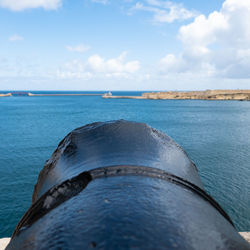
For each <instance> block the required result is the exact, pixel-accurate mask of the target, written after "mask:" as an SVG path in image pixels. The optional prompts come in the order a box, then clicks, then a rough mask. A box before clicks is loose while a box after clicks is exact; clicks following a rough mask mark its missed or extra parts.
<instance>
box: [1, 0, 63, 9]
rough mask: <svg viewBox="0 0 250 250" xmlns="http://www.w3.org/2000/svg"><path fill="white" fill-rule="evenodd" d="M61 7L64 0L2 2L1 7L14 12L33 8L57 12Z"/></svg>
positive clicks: (5, 0) (7, 0)
mask: <svg viewBox="0 0 250 250" xmlns="http://www.w3.org/2000/svg"><path fill="white" fill-rule="evenodd" d="M61 5H62V0H0V7H2V8H7V9H10V10H12V11H22V10H25V9H33V8H43V9H45V10H55V9H58V8H59V7H60V6H61Z"/></svg>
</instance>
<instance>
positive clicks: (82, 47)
mask: <svg viewBox="0 0 250 250" xmlns="http://www.w3.org/2000/svg"><path fill="white" fill-rule="evenodd" d="M66 49H67V50H68V51H70V52H79V53H84V52H86V51H88V50H90V46H87V45H84V44H79V45H77V46H66Z"/></svg>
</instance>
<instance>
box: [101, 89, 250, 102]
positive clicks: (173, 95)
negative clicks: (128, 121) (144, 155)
mask: <svg viewBox="0 0 250 250" xmlns="http://www.w3.org/2000/svg"><path fill="white" fill-rule="evenodd" d="M103 98H113V99H118V98H129V99H151V100H172V99H178V100H238V101H250V90H205V91H168V92H151V93H149V92H145V93H143V94H142V95H141V96H112V95H105V96H103Z"/></svg>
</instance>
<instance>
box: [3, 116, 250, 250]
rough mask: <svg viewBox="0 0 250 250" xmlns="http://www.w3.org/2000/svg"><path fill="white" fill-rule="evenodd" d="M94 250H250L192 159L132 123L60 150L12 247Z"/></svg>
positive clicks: (81, 136) (99, 126)
mask: <svg viewBox="0 0 250 250" xmlns="http://www.w3.org/2000/svg"><path fill="white" fill-rule="evenodd" d="M106 177H108V178H106ZM110 177H112V178H110ZM88 248H90V249H91V248H98V249H128V248H131V249H250V247H249V244H248V243H247V242H246V241H245V240H244V239H243V238H242V237H241V236H240V235H239V234H238V233H237V232H236V230H235V229H234V227H233V225H232V224H231V220H230V218H229V217H228V216H227V215H226V213H225V212H224V211H223V209H222V208H221V207H220V206H219V205H218V204H217V203H216V202H215V201H214V200H213V199H212V198H211V197H210V196H208V195H207V194H206V193H205V191H204V190H203V188H202V184H201V181H200V178H199V176H198V173H197V170H196V167H195V165H194V164H193V163H192V162H191V161H190V160H189V159H188V157H187V155H186V154H185V152H184V151H183V150H182V149H181V148H180V147H179V146H178V145H177V144H176V143H175V142H173V141H172V140H171V139H170V138H169V137H168V136H166V135H164V134H163V133H161V132H159V131H157V130H154V129H152V128H150V127H148V126H147V125H145V124H142V123H134V122H127V121H113V122H107V123H94V124H90V125H87V126H84V127H82V128H79V129H76V130H74V131H73V132H72V133H70V134H69V135H68V136H67V137H66V138H65V139H64V140H63V141H62V142H61V143H60V144H59V146H58V148H57V150H56V151H55V152H54V154H53V155H52V157H51V159H50V160H49V161H48V162H47V164H46V165H45V167H44V169H43V170H42V171H41V173H40V175H39V179H38V183H37V185H36V187H35V191H34V194H33V203H32V206H31V208H30V209H29V210H28V212H27V213H26V214H25V215H24V217H23V218H22V219H21V221H20V222H19V224H18V226H17V228H16V230H15V232H14V234H13V238H12V240H11V242H10V244H9V245H8V247H7V249H88Z"/></svg>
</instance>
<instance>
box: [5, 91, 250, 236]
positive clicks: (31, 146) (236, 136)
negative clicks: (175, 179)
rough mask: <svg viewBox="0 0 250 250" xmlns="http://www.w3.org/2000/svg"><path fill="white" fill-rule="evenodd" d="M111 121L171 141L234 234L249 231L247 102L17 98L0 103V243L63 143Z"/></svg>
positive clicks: (249, 115)
mask: <svg viewBox="0 0 250 250" xmlns="http://www.w3.org/2000/svg"><path fill="white" fill-rule="evenodd" d="M114 94H123V95H128V94H134V95H135V94H136V95H140V93H139V92H136V93H114ZM114 119H127V120H133V121H139V122H145V123H147V124H149V125H151V126H153V127H155V128H157V129H159V130H161V131H163V132H165V133H167V134H168V135H169V136H171V137H172V138H173V139H174V140H175V141H176V142H178V143H179V144H180V145H181V146H182V147H183V148H184V149H185V150H186V152H187V153H188V155H189V157H190V158H191V159H192V160H193V161H194V162H195V163H196V165H197V167H198V169H199V173H200V176H201V178H202V181H203V183H204V186H205V189H206V190H207V192H208V193H209V194H211V195H212V196H213V197H214V198H215V199H216V200H217V201H218V202H219V203H220V204H221V206H222V207H223V208H224V209H225V210H226V212H227V213H228V214H229V215H230V217H231V218H232V220H233V221H234V223H235V225H236V227H237V229H238V230H239V231H250V102H237V101H199V100H128V99H115V100H112V99H102V98H101V97H100V96H60V97H27V96H14V97H7V98H0V183H1V186H0V221H1V224H0V237H7V236H10V235H11V233H12V231H13V230H14V228H15V226H16V223H17V222H18V221H19V219H20V218H21V216H22V215H23V214H24V212H25V211H26V210H27V209H28V207H29V206H30V204H31V196H32V192H33V187H34V184H35V183H36V180H37V176H38V173H39V171H40V170H41V169H42V167H43V165H44V162H45V161H46V159H48V158H49V157H50V155H51V154H52V152H53V151H54V149H55V148H56V147H57V144H58V143H59V142H60V140H61V139H62V138H63V137H64V136H65V135H66V134H67V133H68V132H70V131H71V130H73V129H74V128H76V127H79V126H82V125H84V124H86V123H91V122H94V121H107V120H114Z"/></svg>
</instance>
